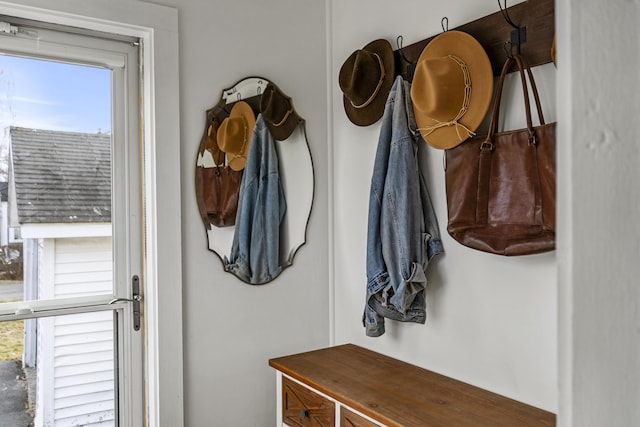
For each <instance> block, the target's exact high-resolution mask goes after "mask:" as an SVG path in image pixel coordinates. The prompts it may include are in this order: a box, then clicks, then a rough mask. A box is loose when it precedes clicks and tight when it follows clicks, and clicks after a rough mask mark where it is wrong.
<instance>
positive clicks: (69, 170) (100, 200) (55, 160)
mask: <svg viewBox="0 0 640 427" xmlns="http://www.w3.org/2000/svg"><path fill="white" fill-rule="evenodd" d="M10 135H11V141H10V144H11V148H10V149H11V162H12V165H11V167H12V170H13V180H14V182H13V184H14V186H15V187H14V188H15V198H16V207H17V213H18V221H19V223H20V224H27V223H31V224H33V223H40V224H41V223H46V224H55V223H80V222H84V223H86V222H111V153H110V149H111V144H110V139H111V138H110V136H109V135H107V134H87V133H75V132H59V131H50V130H41V129H25V128H19V127H11V129H10Z"/></svg>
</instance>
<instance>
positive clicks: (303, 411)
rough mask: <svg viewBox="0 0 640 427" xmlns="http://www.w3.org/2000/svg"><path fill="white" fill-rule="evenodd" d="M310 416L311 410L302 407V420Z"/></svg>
mask: <svg viewBox="0 0 640 427" xmlns="http://www.w3.org/2000/svg"><path fill="white" fill-rule="evenodd" d="M308 416H309V411H307V410H306V409H301V410H300V419H301V420H304V419H305V418H307V417H308Z"/></svg>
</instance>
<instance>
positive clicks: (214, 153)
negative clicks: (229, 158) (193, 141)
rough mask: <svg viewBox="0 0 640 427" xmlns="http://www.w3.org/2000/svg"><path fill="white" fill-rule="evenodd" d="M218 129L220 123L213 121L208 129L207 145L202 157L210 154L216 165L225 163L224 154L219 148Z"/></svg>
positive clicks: (206, 135)
mask: <svg viewBox="0 0 640 427" xmlns="http://www.w3.org/2000/svg"><path fill="white" fill-rule="evenodd" d="M218 127H219V123H218V121H217V120H215V119H211V124H209V126H208V127H207V131H206V134H205V136H204V138H205V145H204V147H203V152H202V153H200V154H201V155H205V153H206V152H208V153H209V154H210V155H211V158H212V159H213V163H214V164H215V165H219V164H221V163H223V162H224V153H223V152H222V150H220V147H218V140H217V138H218V135H217V134H218Z"/></svg>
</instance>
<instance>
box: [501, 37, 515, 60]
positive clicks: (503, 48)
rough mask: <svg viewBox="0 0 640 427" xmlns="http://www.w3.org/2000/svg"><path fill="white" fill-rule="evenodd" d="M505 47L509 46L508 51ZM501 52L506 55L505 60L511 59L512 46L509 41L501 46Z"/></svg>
mask: <svg viewBox="0 0 640 427" xmlns="http://www.w3.org/2000/svg"><path fill="white" fill-rule="evenodd" d="M507 45H509V50H507ZM502 50H504V53H505V54H506V55H507V58H509V59H513V45H512V44H511V42H510V41H506V42H504V43H503V44H502Z"/></svg>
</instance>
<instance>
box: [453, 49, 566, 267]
mask: <svg viewBox="0 0 640 427" xmlns="http://www.w3.org/2000/svg"><path fill="white" fill-rule="evenodd" d="M514 62H515V63H516V64H517V66H518V71H519V75H520V79H521V81H522V88H523V90H524V102H525V112H526V116H527V127H526V128H525V129H519V130H512V131H506V132H498V117H499V114H500V100H501V97H502V87H503V84H504V79H505V76H506V74H507V71H508V69H509V67H511V66H512V65H513V63H514ZM525 70H526V73H527V75H528V77H529V82H530V85H531V89H532V93H533V95H534V98H535V102H536V107H537V110H538V118H539V121H540V125H539V126H535V127H534V126H533V125H532V121H531V109H530V104H529V92H528V90H527V79H526V77H525ZM555 157H556V123H549V124H545V122H544V117H543V115H542V108H541V106H540V99H539V96H538V91H537V88H536V85H535V82H534V79H533V74H532V73H531V69H530V67H529V66H528V65H527V64H526V63H525V62H524V60H523V58H522V57H520V56H515V57H514V58H508V59H507V61H506V62H505V64H504V67H503V69H502V73H501V74H500V79H499V81H498V85H497V89H496V95H495V101H494V106H493V110H492V113H491V122H490V125H489V133H488V135H486V136H479V137H474V138H471V139H469V140H467V141H465V142H463V143H462V144H460V145H458V146H456V147H454V148H452V149H450V150H446V152H445V182H446V193H447V213H448V225H447V230H448V232H449V234H450V235H451V236H452V237H453V238H454V239H455V240H457V241H458V242H460V243H461V244H463V245H465V246H468V247H470V248H473V249H477V250H480V251H484V252H489V253H493V254H499V255H526V254H534V253H540V252H546V251H551V250H553V249H555V228H556V227H555V225H556V220H555V210H556V160H555Z"/></svg>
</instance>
